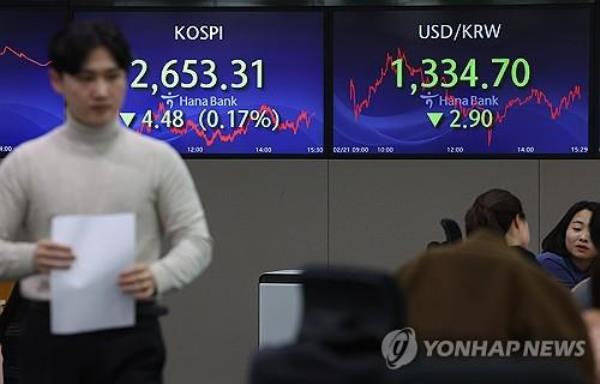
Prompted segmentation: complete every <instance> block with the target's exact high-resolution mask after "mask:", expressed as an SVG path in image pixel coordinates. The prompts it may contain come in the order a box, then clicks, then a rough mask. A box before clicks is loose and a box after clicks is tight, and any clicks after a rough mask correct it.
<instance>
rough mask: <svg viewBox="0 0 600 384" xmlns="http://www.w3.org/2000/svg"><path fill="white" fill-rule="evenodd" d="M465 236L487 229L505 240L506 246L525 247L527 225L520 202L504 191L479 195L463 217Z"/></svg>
mask: <svg viewBox="0 0 600 384" xmlns="http://www.w3.org/2000/svg"><path fill="white" fill-rule="evenodd" d="M465 229H466V231H467V236H468V235H469V234H471V233H473V232H474V231H475V230H478V229H487V230H490V231H493V232H496V233H498V234H499V235H501V236H503V237H504V238H505V239H506V242H507V243H508V245H518V246H522V247H526V246H527V245H528V244H529V225H528V224H527V220H526V219H525V213H524V212H523V206H522V205H521V201H520V200H519V199H518V198H517V197H516V196H515V195H513V194H512V193H510V192H508V191H506V190H504V189H491V190H489V191H487V192H485V193H482V194H481V195H479V196H478V197H477V198H476V199H475V201H474V202H473V205H472V206H471V208H469V210H468V211H467V214H466V215H465Z"/></svg>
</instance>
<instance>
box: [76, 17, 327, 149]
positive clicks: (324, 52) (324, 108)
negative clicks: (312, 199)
mask: <svg viewBox="0 0 600 384" xmlns="http://www.w3.org/2000/svg"><path fill="white" fill-rule="evenodd" d="M323 8H324V7H306V6H273V7H271V6H264V7H258V6H251V7H250V6H249V7H237V6H236V7H223V6H216V7H212V6H196V7H194V6H173V7H170V6H169V7H167V6H130V5H126V6H83V5H77V6H76V5H73V6H71V7H70V10H71V15H70V16H71V20H75V19H76V14H77V13H79V12H96V13H127V12H130V13H135V12H148V13H151V12H169V13H178V12H181V13H190V12H194V13H198V12H222V13H239V12H246V13H263V14H267V13H278V12H279V13H280V12H294V13H314V14H320V15H321V23H322V26H323V36H322V39H323V40H322V42H321V46H322V49H323V52H322V55H323V63H322V67H323V68H322V71H323V82H324V83H325V82H326V81H327V76H328V68H327V60H328V54H329V53H328V52H327V45H326V29H327V25H326V16H325V12H323ZM326 91H327V89H326V87H325V85H323V99H322V100H321V105H322V106H323V132H321V135H322V142H323V151H322V153H314V154H311V153H302V154H285V153H273V154H263V153H256V154H254V153H246V154H241V153H239V154H233V153H232V154H230V153H211V154H205V153H202V154H196V153H179V155H180V156H181V157H182V158H184V159H234V160H236V159H248V160H251V159H257V160H268V159H293V160H296V159H298V160H302V159H306V160H317V159H327V158H328V152H329V149H328V146H327V137H328V134H327V129H328V127H327V121H328V110H327V104H326V100H327V93H326Z"/></svg>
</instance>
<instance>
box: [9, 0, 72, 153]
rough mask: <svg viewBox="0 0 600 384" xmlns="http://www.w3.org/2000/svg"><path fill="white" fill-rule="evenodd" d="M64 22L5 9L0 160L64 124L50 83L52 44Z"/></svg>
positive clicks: (57, 16) (50, 13)
mask: <svg viewBox="0 0 600 384" xmlns="http://www.w3.org/2000/svg"><path fill="white" fill-rule="evenodd" d="M65 17H66V13H65V12H62V11H60V10H50V9H46V10H34V9H22V10H17V9H10V8H1V7H0V116H2V118H1V119H0V156H4V155H6V153H8V152H10V151H12V150H13V149H14V148H15V147H16V146H18V145H19V144H21V143H23V142H24V141H27V140H30V139H33V138H35V137H38V136H40V135H42V134H44V133H46V132H48V131H49V130H51V129H52V128H54V127H56V126H57V125H59V124H61V122H62V121H63V117H64V104H63V101H62V98H61V97H60V96H59V95H58V94H56V93H55V92H54V91H53V90H52V87H51V86H50V83H49V81H48V66H49V65H50V62H49V61H48V42H49V41H50V37H51V36H52V35H53V34H54V33H56V32H57V31H58V30H59V29H60V28H62V26H63V25H64V23H65V21H66V19H65Z"/></svg>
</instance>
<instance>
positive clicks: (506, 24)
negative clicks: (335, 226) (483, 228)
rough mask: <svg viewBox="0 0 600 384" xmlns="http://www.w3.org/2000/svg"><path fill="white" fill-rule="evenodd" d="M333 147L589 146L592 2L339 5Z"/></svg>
mask: <svg viewBox="0 0 600 384" xmlns="http://www.w3.org/2000/svg"><path fill="white" fill-rule="evenodd" d="M333 22H334V24H333V38H334V42H333V45H334V58H333V67H334V92H333V93H334V95H333V96H334V100H333V105H334V116H333V118H334V134H333V145H334V147H333V153H334V155H339V156H344V155H349V156H361V155H368V156H419V155H424V156H434V157H435V156H438V155H443V156H461V155H467V156H468V155H475V156H481V155H484V156H488V155H492V156H493V155H509V156H536V155H571V156H573V155H575V156H579V155H581V156H584V155H585V154H586V153H587V152H588V140H589V139H588V135H589V125H590V122H589V107H590V106H589V102H590V101H589V92H590V90H589V85H590V80H589V77H590V65H591V64H590V44H591V43H590V34H591V30H590V28H591V27H590V24H591V9H590V8H588V7H584V6H569V7H540V6H537V7H531V6H530V7H524V6H518V7H517V6H513V7H502V8H501V7H485V8H484V7H479V8H473V7H469V8H466V7H459V8H434V9H423V8H419V9H402V10H385V11H365V10H361V11H355V10H345V11H344V10H341V11H337V12H335V14H334V18H333Z"/></svg>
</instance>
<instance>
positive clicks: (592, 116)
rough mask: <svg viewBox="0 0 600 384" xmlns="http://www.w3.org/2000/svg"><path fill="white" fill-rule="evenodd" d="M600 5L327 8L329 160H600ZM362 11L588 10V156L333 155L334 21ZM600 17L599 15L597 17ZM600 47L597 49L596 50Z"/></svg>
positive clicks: (461, 154)
mask: <svg viewBox="0 0 600 384" xmlns="http://www.w3.org/2000/svg"><path fill="white" fill-rule="evenodd" d="M599 7H600V5H597V4H593V3H590V2H587V1H574V2H573V3H569V4H566V3H550V4H540V3H535V4H477V5H473V4H460V5H458V4H457V5H447V4H445V5H413V6H410V5H407V6H363V7H356V6H355V7H352V6H340V7H335V9H331V8H332V7H328V8H329V9H330V10H329V12H330V13H331V15H330V20H329V22H330V23H329V28H330V31H329V32H330V33H331V34H330V36H328V37H329V38H330V40H331V44H332V49H331V51H330V52H329V55H330V58H329V59H330V62H329V63H328V64H329V65H330V67H331V72H330V77H331V79H330V80H331V81H332V84H331V86H330V87H329V88H330V91H331V95H330V96H331V97H330V103H331V106H330V108H331V109H330V114H331V116H330V117H331V121H330V125H329V126H330V129H329V130H328V131H326V132H327V134H328V135H329V137H328V138H327V141H328V143H329V144H330V145H329V147H328V149H329V153H328V157H329V158H330V159H334V160H341V159H366V160H378V159H415V160H445V159H462V160H465V159H473V160H487V159H490V160H502V159H516V160H526V159H537V160H543V159H578V160H582V159H595V158H600V147H599V145H598V136H599V135H600V133H598V132H597V131H598V129H595V127H597V126H598V120H599V117H600V116H597V115H598V114H597V113H595V112H594V106H595V105H598V99H597V95H598V90H597V88H598V87H599V86H600V84H599V82H598V76H597V74H596V72H597V71H595V70H594V68H596V67H597V63H598V59H597V58H598V53H597V50H596V49H595V48H596V35H597V31H598V28H597V23H596V13H597V12H599V11H598V8H599ZM359 8H360V9H361V10H362V11H364V12H381V11H406V12H420V11H444V10H453V11H456V10H461V9H463V10H465V12H468V11H482V10H485V11H493V10H500V9H502V10H506V9H514V10H519V9H539V10H550V9H552V10H561V9H569V10H572V9H574V8H577V9H587V10H588V13H589V18H590V20H589V21H590V25H589V35H588V38H589V42H588V52H589V62H588V88H589V96H588V99H589V103H588V127H587V137H588V151H587V153H562V154H559V153H554V154H548V153H540V154H535V153H523V154H515V153H489V154H465V153H458V154H448V153H437V154H436V153H391V154H388V153H382V154H377V153H368V154H352V153H334V152H333V147H334V136H335V127H334V121H333V119H334V110H333V78H334V73H333V65H334V57H333V56H334V52H333V44H334V43H333V39H334V33H335V32H334V30H333V29H334V26H333V24H334V21H335V20H334V19H335V15H336V14H342V13H345V12H356V11H357V9H359ZM598 16H599V17H600V13H599V14H598ZM599 48H600V47H599ZM599 128H600V127H599Z"/></svg>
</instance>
